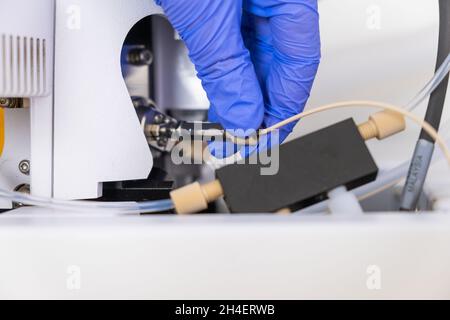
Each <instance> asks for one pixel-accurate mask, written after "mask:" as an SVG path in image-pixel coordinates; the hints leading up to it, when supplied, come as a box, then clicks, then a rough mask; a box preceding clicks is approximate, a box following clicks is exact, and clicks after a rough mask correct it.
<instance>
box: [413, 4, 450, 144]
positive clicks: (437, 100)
mask: <svg viewBox="0 0 450 320" xmlns="http://www.w3.org/2000/svg"><path fill="white" fill-rule="evenodd" d="M439 12H440V14H439V16H440V22H439V49H438V58H437V64H436V71H437V70H438V69H439V68H440V67H441V66H442V64H443V63H444V61H445V59H446V58H447V57H448V55H449V54H450V0H439ZM448 82H449V75H447V76H446V78H445V79H444V80H443V81H442V82H441V84H440V85H439V86H438V87H437V88H436V90H435V91H434V92H433V93H432V94H431V98H430V102H429V104H428V109H427V113H426V116H425V120H426V121H427V122H428V123H429V124H431V125H432V126H433V128H434V129H436V131H438V130H439V127H440V124H441V118H442V112H443V110H444V105H445V97H446V95H447V88H448ZM420 139H424V140H427V141H430V142H433V143H434V140H433V138H431V137H430V136H429V135H428V134H427V133H426V132H425V131H423V130H422V133H421V135H420Z"/></svg>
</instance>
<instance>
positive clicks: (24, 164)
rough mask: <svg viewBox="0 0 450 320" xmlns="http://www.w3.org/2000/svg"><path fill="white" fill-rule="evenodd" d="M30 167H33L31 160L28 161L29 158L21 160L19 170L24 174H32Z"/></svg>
mask: <svg viewBox="0 0 450 320" xmlns="http://www.w3.org/2000/svg"><path fill="white" fill-rule="evenodd" d="M30 169H31V166H30V161H28V160H22V161H20V163H19V170H20V172H21V173H22V174H24V175H26V176H28V175H29V174H30Z"/></svg>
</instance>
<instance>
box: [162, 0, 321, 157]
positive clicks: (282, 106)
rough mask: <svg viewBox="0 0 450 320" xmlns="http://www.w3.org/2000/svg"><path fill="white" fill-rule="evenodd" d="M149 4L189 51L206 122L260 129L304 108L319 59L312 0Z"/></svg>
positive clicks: (179, 0) (285, 131) (198, 0)
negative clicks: (160, 10)
mask: <svg viewBox="0 0 450 320" xmlns="http://www.w3.org/2000/svg"><path fill="white" fill-rule="evenodd" d="M155 1H156V3H157V4H159V5H161V6H162V7H163V9H164V11H165V13H166V15H167V16H168V18H169V20H170V22H171V23H172V24H173V26H174V27H175V29H176V30H177V31H178V33H179V34H180V36H181V37H182V39H183V40H184V41H185V43H186V46H187V47H188V49H189V53H190V58H191V60H192V61H193V63H194V64H195V66H196V69H197V72H198V76H199V77H200V79H201V80H202V83H203V87H204V89H205V91H206V93H207V95H208V98H209V100H210V103H211V108H210V112H209V120H210V121H211V122H219V123H221V124H222V126H223V127H224V128H226V129H231V130H236V129H241V130H244V131H245V130H248V129H253V130H258V129H260V128H261V127H270V126H272V125H274V124H276V123H278V122H280V121H282V120H285V119H287V118H289V117H291V116H293V115H296V114H297V113H299V112H301V111H303V109H304V107H305V104H306V102H307V100H308V98H309V94H310V91H311V88H312V84H313V82H314V78H315V76H316V73H317V68H318V65H319V61H320V32H319V15H318V12H317V0H189V1H187V0H155ZM294 126H295V124H292V125H289V126H287V127H285V128H283V130H281V132H280V139H281V141H284V140H285V139H286V137H287V136H288V135H289V134H290V133H291V132H292V130H293V128H294ZM213 145H214V144H213ZM219 149H221V148H219ZM228 149H229V150H230V151H234V148H232V147H228ZM218 153H220V152H213V154H215V155H216V156H220V154H218ZM225 153H227V152H225Z"/></svg>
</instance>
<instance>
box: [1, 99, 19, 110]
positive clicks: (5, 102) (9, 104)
mask: <svg viewBox="0 0 450 320" xmlns="http://www.w3.org/2000/svg"><path fill="white" fill-rule="evenodd" d="M0 107H1V108H10V109H15V108H22V107H23V101H22V99H18V98H0Z"/></svg>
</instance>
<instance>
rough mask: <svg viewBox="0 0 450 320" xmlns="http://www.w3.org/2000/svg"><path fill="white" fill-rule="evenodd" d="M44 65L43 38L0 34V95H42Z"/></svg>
mask: <svg viewBox="0 0 450 320" xmlns="http://www.w3.org/2000/svg"><path fill="white" fill-rule="evenodd" d="M47 64H48V63H47V41H46V40H45V39H39V38H33V37H19V36H12V35H5V34H0V96H3V97H33V96H35V97H36V96H44V95H46V94H47V93H48V92H47V90H48V83H47V80H48V79H47V76H48V75H47V73H48V71H47Z"/></svg>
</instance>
